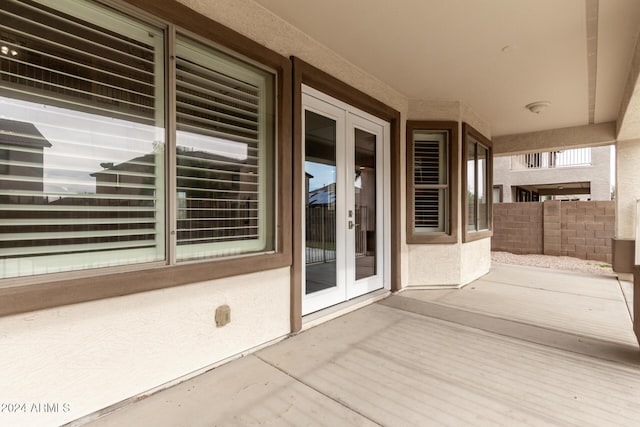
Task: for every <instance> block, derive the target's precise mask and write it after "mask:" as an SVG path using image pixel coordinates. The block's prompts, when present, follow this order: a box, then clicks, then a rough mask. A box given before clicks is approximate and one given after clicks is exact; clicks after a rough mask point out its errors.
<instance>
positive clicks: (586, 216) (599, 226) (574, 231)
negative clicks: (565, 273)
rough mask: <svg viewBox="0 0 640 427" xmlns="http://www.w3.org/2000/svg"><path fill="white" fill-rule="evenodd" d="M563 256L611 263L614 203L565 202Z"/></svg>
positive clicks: (614, 218)
mask: <svg viewBox="0 0 640 427" xmlns="http://www.w3.org/2000/svg"><path fill="white" fill-rule="evenodd" d="M561 206H562V255H566V256H571V257H575V258H581V259H591V260H598V261H605V262H608V263H611V239H612V238H613V237H614V233H615V221H616V215H615V212H616V207H615V201H603V202H562V204H561Z"/></svg>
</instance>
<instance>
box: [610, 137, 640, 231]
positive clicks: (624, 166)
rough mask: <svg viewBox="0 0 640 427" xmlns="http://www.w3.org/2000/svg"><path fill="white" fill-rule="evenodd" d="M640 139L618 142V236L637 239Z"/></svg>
mask: <svg viewBox="0 0 640 427" xmlns="http://www.w3.org/2000/svg"><path fill="white" fill-rule="evenodd" d="M638 165H640V139H634V140H628V141H618V142H617V143H616V212H617V217H616V238H618V239H635V224H636V200H638V199H640V167H638Z"/></svg>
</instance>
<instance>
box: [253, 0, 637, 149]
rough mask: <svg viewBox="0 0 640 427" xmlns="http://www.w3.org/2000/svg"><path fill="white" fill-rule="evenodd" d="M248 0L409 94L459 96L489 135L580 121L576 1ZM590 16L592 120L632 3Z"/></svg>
mask: <svg viewBox="0 0 640 427" xmlns="http://www.w3.org/2000/svg"><path fill="white" fill-rule="evenodd" d="M256 1H257V2H258V3H260V4H261V5H263V6H264V7H265V8H267V9H269V10H270V11H272V12H273V13H274V14H276V15H278V16H279V17H281V18H282V19H284V20H286V21H288V22H289V23H291V24H292V25H294V26H296V27H298V28H299V29H300V30H302V31H303V32H305V33H307V34H308V35H310V36H311V37H313V38H314V39H316V40H317V41H319V42H321V43H323V44H324V45H326V46H327V47H329V48H330V49H332V50H333V51H335V52H336V53H338V54H339V55H341V56H343V57H344V58H345V59H347V60H348V61H350V62H351V63H353V64H354V65H355V66H357V67H359V68H361V69H363V70H365V71H366V72H368V73H370V74H371V75H373V76H375V77H376V78H378V79H380V80H381V81H383V82H385V83H386V84H388V85H389V86H391V87H392V88H394V89H396V90H397V91H399V92H401V93H403V94H404V95H406V96H407V97H408V98H410V99H424V100H445V101H446V100H456V101H462V102H464V103H465V104H467V105H469V106H470V107H471V108H472V109H473V110H475V111H476V112H478V113H479V114H480V115H481V116H482V117H483V118H485V119H486V120H488V121H489V122H490V124H491V129H492V132H491V133H492V135H494V136H496V135H505V134H515V133H522V132H532V131H538V130H544V129H555V128H562V127H568V126H579V125H586V124H588V123H589V82H588V60H587V54H588V51H587V49H588V48H587V24H586V8H585V0H563V1H558V0H519V1H513V0H483V1H477V0H396V1H393V2H391V1H388V0H350V1H347V2H345V1H341V0H323V1H321V2H319V1H312V0H295V1H294V0H256ZM598 18H599V20H598V27H597V28H598V43H597V55H598V60H597V73H596V101H595V102H596V105H595V122H596V123H600V122H604V121H610V120H615V119H616V118H617V115H618V111H619V108H620V100H621V97H622V92H623V89H624V84H625V82H626V80H627V74H628V71H629V65H630V61H631V54H632V52H633V47H634V45H635V38H636V36H637V33H638V29H639V28H640V1H637V0H604V1H600V2H599V13H598ZM506 46H510V48H507V49H506V52H503V48H505V47H506ZM541 100H549V101H551V102H552V105H551V107H550V108H549V109H548V111H546V112H545V113H543V114H540V115H534V114H532V113H530V112H529V111H528V110H526V109H525V107H524V106H525V105H526V104H528V103H531V102H534V101H541ZM425 119H428V118H427V117H425Z"/></svg>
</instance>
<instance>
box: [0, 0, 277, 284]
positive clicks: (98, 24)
mask: <svg viewBox="0 0 640 427" xmlns="http://www.w3.org/2000/svg"><path fill="white" fill-rule="evenodd" d="M174 30H175V28H174V27H172V26H167V27H166V28H164V27H155V26H154V25H150V24H148V23H146V22H143V21H141V20H138V19H136V18H133V17H130V16H128V15H126V14H124V13H121V12H119V11H117V10H115V9H112V8H110V7H108V6H105V5H102V4H99V3H97V2H93V1H85V0H4V1H3V2H2V3H1V7H0V279H1V278H12V277H20V276H29V275H35V274H44V273H53V272H63V271H70V270H80V269H90V268H99V267H111V266H113V267H115V266H122V265H128V264H137V263H153V262H164V263H167V262H169V260H171V262H173V261H172V260H177V261H186V260H192V259H200V258H212V257H221V256H235V255H240V254H247V253H263V252H270V251H273V250H274V246H275V237H274V229H275V225H274V222H275V215H274V213H275V178H274V177H275V167H274V165H275V159H274V153H275V95H274V87H275V77H274V74H273V72H271V71H268V70H264V69H262V68H260V67H258V66H255V65H252V64H249V63H247V62H244V61H242V60H239V59H236V58H234V57H232V56H230V55H229V54H227V53H223V52H220V51H218V50H216V49H214V48H211V47H209V46H207V45H205V44H203V43H202V42H199V41H195V40H192V39H190V38H188V37H185V36H182V35H180V34H178V35H177V36H176V38H175V40H176V42H175V45H174V46H166V45H165V43H166V40H167V38H166V37H165V31H172V32H173V31H174ZM166 51H170V52H171V55H174V54H175V62H174V61H172V62H171V66H175V85H173V82H174V80H173V78H172V76H173V73H171V74H170V76H165V72H164V70H166V69H167V66H168V56H169V55H167V54H166V53H165V52H166ZM168 78H171V80H168V81H169V82H170V83H171V86H173V87H167V79H168ZM174 98H175V103H173V102H168V103H167V102H166V100H173V99H174ZM174 105H175V109H174ZM169 107H170V108H171V109H170V110H168V109H167V108H169ZM165 118H168V120H169V123H170V126H166V125H165ZM174 125H175V128H176V133H175V135H172V137H173V136H175V145H173V140H174V138H171V140H170V141H171V145H169V146H170V147H171V149H169V150H166V149H165V137H166V134H167V130H166V128H167V127H169V128H171V129H173V127H174ZM171 181H173V182H172V185H170V186H168V188H165V184H166V183H167V182H171ZM174 183H175V185H173V184H174ZM168 207H172V208H173V209H174V213H175V215H174V214H172V215H166V213H167V212H169V210H168ZM165 230H172V231H173V230H175V231H176V232H175V236H176V239H175V241H174V240H173V239H168V238H167V236H166V235H165ZM172 234H173V233H172ZM168 242H172V244H168Z"/></svg>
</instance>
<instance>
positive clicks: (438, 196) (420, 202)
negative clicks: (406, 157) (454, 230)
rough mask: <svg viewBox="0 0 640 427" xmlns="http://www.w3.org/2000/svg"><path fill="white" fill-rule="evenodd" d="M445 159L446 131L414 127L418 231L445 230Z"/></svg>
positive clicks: (415, 217)
mask: <svg viewBox="0 0 640 427" xmlns="http://www.w3.org/2000/svg"><path fill="white" fill-rule="evenodd" d="M447 159H448V153H447V132H446V131H442V132H438V131H414V134H413V186H414V227H415V230H416V231H418V232H419V231H435V232H445V231H447V230H446V229H445V224H446V223H447V221H446V218H445V214H446V200H447V198H448V188H449V187H448V182H447V164H448V160H447Z"/></svg>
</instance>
